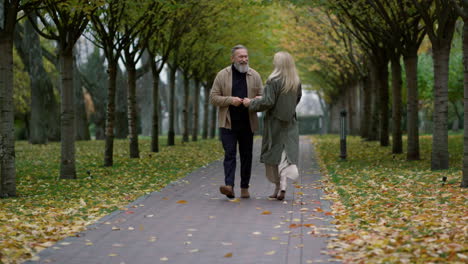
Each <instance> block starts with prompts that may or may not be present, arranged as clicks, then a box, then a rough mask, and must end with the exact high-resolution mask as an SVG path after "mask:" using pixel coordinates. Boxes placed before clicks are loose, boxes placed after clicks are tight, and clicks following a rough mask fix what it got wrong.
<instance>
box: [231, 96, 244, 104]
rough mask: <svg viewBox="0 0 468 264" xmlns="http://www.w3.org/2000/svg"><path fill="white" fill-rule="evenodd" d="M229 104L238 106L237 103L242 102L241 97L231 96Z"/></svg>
mask: <svg viewBox="0 0 468 264" xmlns="http://www.w3.org/2000/svg"><path fill="white" fill-rule="evenodd" d="M231 104H232V105H233V106H239V105H241V104H242V99H241V98H239V97H233V98H232V102H231Z"/></svg>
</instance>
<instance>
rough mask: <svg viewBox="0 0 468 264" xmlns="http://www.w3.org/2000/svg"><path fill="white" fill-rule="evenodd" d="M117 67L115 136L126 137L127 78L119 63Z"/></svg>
mask: <svg viewBox="0 0 468 264" xmlns="http://www.w3.org/2000/svg"><path fill="white" fill-rule="evenodd" d="M116 67H117V68H116V69H117V81H116V86H115V89H116V92H117V94H116V99H115V100H116V104H115V130H114V133H115V137H116V138H120V139H126V138H127V137H128V133H129V132H128V117H127V116H128V114H127V113H128V106H127V100H128V92H127V80H126V79H125V76H124V74H123V73H122V71H121V69H120V67H118V64H117V66H116Z"/></svg>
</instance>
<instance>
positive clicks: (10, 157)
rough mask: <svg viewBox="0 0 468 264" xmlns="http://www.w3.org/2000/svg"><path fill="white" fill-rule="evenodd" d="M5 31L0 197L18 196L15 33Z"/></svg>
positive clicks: (0, 46) (0, 43)
mask: <svg viewBox="0 0 468 264" xmlns="http://www.w3.org/2000/svg"><path fill="white" fill-rule="evenodd" d="M5 31H6V32H1V33H0V58H2V59H1V60H0V198H2V197H10V196H16V169H15V132H14V109H13V36H12V35H13V34H9V31H8V30H5ZM11 32H12V31H11Z"/></svg>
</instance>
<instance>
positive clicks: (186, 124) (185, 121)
mask: <svg viewBox="0 0 468 264" xmlns="http://www.w3.org/2000/svg"><path fill="white" fill-rule="evenodd" d="M189 99H190V79H189V78H188V77H187V75H185V74H184V106H183V110H182V115H183V116H182V124H183V127H182V131H183V132H182V142H188V141H189V108H190V104H189V102H190V101H189Z"/></svg>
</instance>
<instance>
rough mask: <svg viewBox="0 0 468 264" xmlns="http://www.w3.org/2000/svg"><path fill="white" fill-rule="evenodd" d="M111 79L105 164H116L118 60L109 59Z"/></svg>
mask: <svg viewBox="0 0 468 264" xmlns="http://www.w3.org/2000/svg"><path fill="white" fill-rule="evenodd" d="M108 63H109V67H108V70H107V71H108V73H109V79H108V82H107V83H108V85H109V86H108V88H107V113H106V147H105V152H104V166H106V167H110V166H112V165H113V164H114V154H113V153H114V121H115V90H116V88H117V60H115V61H112V60H108Z"/></svg>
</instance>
